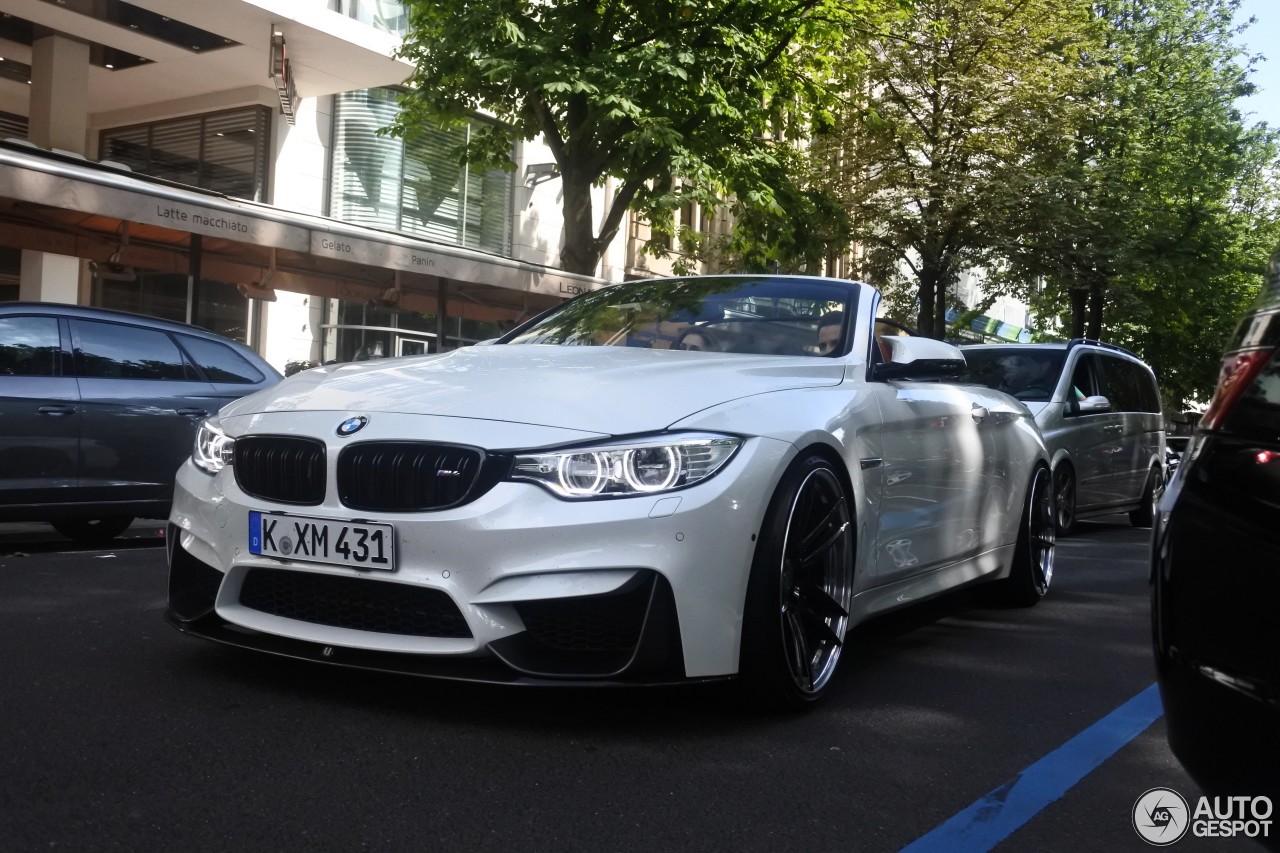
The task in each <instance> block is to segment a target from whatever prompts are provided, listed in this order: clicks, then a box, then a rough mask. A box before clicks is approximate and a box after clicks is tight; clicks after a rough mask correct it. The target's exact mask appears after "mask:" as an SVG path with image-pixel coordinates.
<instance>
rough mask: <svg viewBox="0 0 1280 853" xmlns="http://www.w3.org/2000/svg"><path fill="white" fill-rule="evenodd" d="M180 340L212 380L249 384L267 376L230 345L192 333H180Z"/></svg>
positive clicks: (206, 376)
mask: <svg viewBox="0 0 1280 853" xmlns="http://www.w3.org/2000/svg"><path fill="white" fill-rule="evenodd" d="M178 340H179V341H181V343H182V346H183V348H184V349H186V351H187V352H188V353H189V354H190V355H191V357H192V358H193V359H195V362H196V364H198V365H200V369H201V370H203V371H204V375H205V378H207V379H208V380H209V381H210V382H230V383H233V384H238V385H249V384H253V383H255V382H261V381H262V380H263V379H264V378H266V377H264V376H263V375H262V373H261V372H260V371H259V370H258V369H257V368H256V367H254V366H253V365H252V364H250V363H249V362H248V360H246V359H245V358H244V356H242V355H240V353H238V352H236V351H235V350H234V349H232V348H231V347H229V346H226V345H224V344H220V343H218V342H217V341H210V340H205V339H204V338H197V337H193V336H192V335H178Z"/></svg>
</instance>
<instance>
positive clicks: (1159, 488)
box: [1129, 466, 1164, 527]
mask: <svg viewBox="0 0 1280 853" xmlns="http://www.w3.org/2000/svg"><path fill="white" fill-rule="evenodd" d="M1163 494H1164V474H1162V473H1161V472H1160V469H1159V468H1157V467H1155V466H1152V468H1151V470H1150V471H1148V472H1147V484H1146V485H1145V486H1143V487H1142V503H1141V504H1140V505H1139V506H1138V508H1137V509H1135V510H1133V511H1132V512H1130V513H1129V523H1130V524H1132V525H1133V526H1134V527H1150V526H1151V525H1153V524H1155V522H1156V507H1158V506H1159V505H1160V498H1161V496H1162V495H1163Z"/></svg>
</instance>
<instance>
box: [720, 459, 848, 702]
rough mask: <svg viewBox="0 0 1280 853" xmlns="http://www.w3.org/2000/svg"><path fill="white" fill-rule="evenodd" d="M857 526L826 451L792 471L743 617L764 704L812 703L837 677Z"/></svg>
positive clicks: (759, 550) (752, 676)
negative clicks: (855, 528)
mask: <svg viewBox="0 0 1280 853" xmlns="http://www.w3.org/2000/svg"><path fill="white" fill-rule="evenodd" d="M853 529H854V528H853V519H852V516H851V512H850V508H849V502H848V499H847V498H846V496H845V489H844V486H843V485H842V483H841V481H840V478H839V476H838V475H837V473H836V471H835V469H834V468H833V467H832V465H831V464H830V463H829V462H827V460H826V459H824V458H823V457H821V456H817V455H814V456H809V457H806V458H804V459H803V460H802V461H801V462H800V463H798V464H796V465H794V466H792V468H791V469H790V470H788V471H787V473H786V475H784V476H783V478H782V483H781V484H780V485H779V487H778V490H777V492H776V493H775V494H774V497H773V500H772V501H771V502H770V505H769V511H768V515H767V516H766V518H765V523H764V527H763V530H762V532H761V535H760V539H759V541H758V542H757V543H756V554H755V559H754V560H753V563H752V569H751V578H750V581H749V584H748V590H747V603H746V613H745V615H744V621H743V641H742V675H743V681H744V683H745V684H746V685H747V687H748V688H749V689H750V690H751V691H752V693H753V694H754V696H755V698H756V699H757V700H759V701H761V702H762V703H763V704H765V705H766V706H769V707H773V708H801V707H806V706H808V705H810V704H812V703H813V702H814V701H816V700H817V699H818V698H819V697H821V696H822V694H823V693H825V692H826V689H827V686H828V685H829V684H830V683H831V678H832V676H833V675H834V674H835V671H836V666H837V665H838V664H839V662H840V656H841V652H842V651H843V650H844V642H845V636H846V633H847V631H848V628H849V609H850V607H851V605H852V602H853V571H854V567H853V561H854V538H853Z"/></svg>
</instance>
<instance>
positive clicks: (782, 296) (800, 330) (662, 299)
mask: <svg viewBox="0 0 1280 853" xmlns="http://www.w3.org/2000/svg"><path fill="white" fill-rule="evenodd" d="M856 293H857V290H856V288H855V287H854V286H852V285H850V284H849V283H847V282H839V283H838V282H834V281H833V282H824V281H821V280H817V279H811V278H787V277H782V276H761V277H748V276H725V277H690V278H684V279H661V280H650V281H634V282H626V283H624V284H617V285H612V286H610V287H606V288H603V289H601V290H596V291H592V292H591V293H587V294H584V295H583V296H580V297H578V298H577V299H573V300H571V301H569V302H566V303H565V304H564V305H561V306H559V307H558V308H556V309H554V310H553V311H552V312H550V313H549V314H546V315H544V316H542V317H540V318H538V319H536V320H534V321H533V322H532V323H530V324H529V325H528V326H525V327H523V328H520V329H516V330H515V331H514V332H512V333H510V334H509V335H508V336H507V337H505V338H503V339H501V340H499V341H498V343H502V344H553V345H558V346H625V347H646V348H650V349H680V350H687V351H690V352H733V353H754V354H773V355H814V356H818V355H838V354H840V353H841V352H843V350H844V348H845V347H846V346H847V340H848V337H849V334H848V325H849V324H848V323H847V322H846V318H849V317H852V316H853V307H854V299H855V294H856Z"/></svg>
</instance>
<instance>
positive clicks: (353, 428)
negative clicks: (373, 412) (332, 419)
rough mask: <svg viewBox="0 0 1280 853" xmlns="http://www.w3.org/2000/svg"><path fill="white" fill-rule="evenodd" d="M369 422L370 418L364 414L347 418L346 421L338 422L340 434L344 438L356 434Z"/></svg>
mask: <svg viewBox="0 0 1280 853" xmlns="http://www.w3.org/2000/svg"><path fill="white" fill-rule="evenodd" d="M367 423H369V419H368V418H366V417H365V416H364V415H356V416H355V417H351V418H347V419H346V420H345V421H343V422H342V423H340V424H338V435H340V436H342V437H343V438H346V437H347V436H349V435H354V434H355V433H357V432H359V431H360V430H362V429H364V425H365V424H367Z"/></svg>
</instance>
